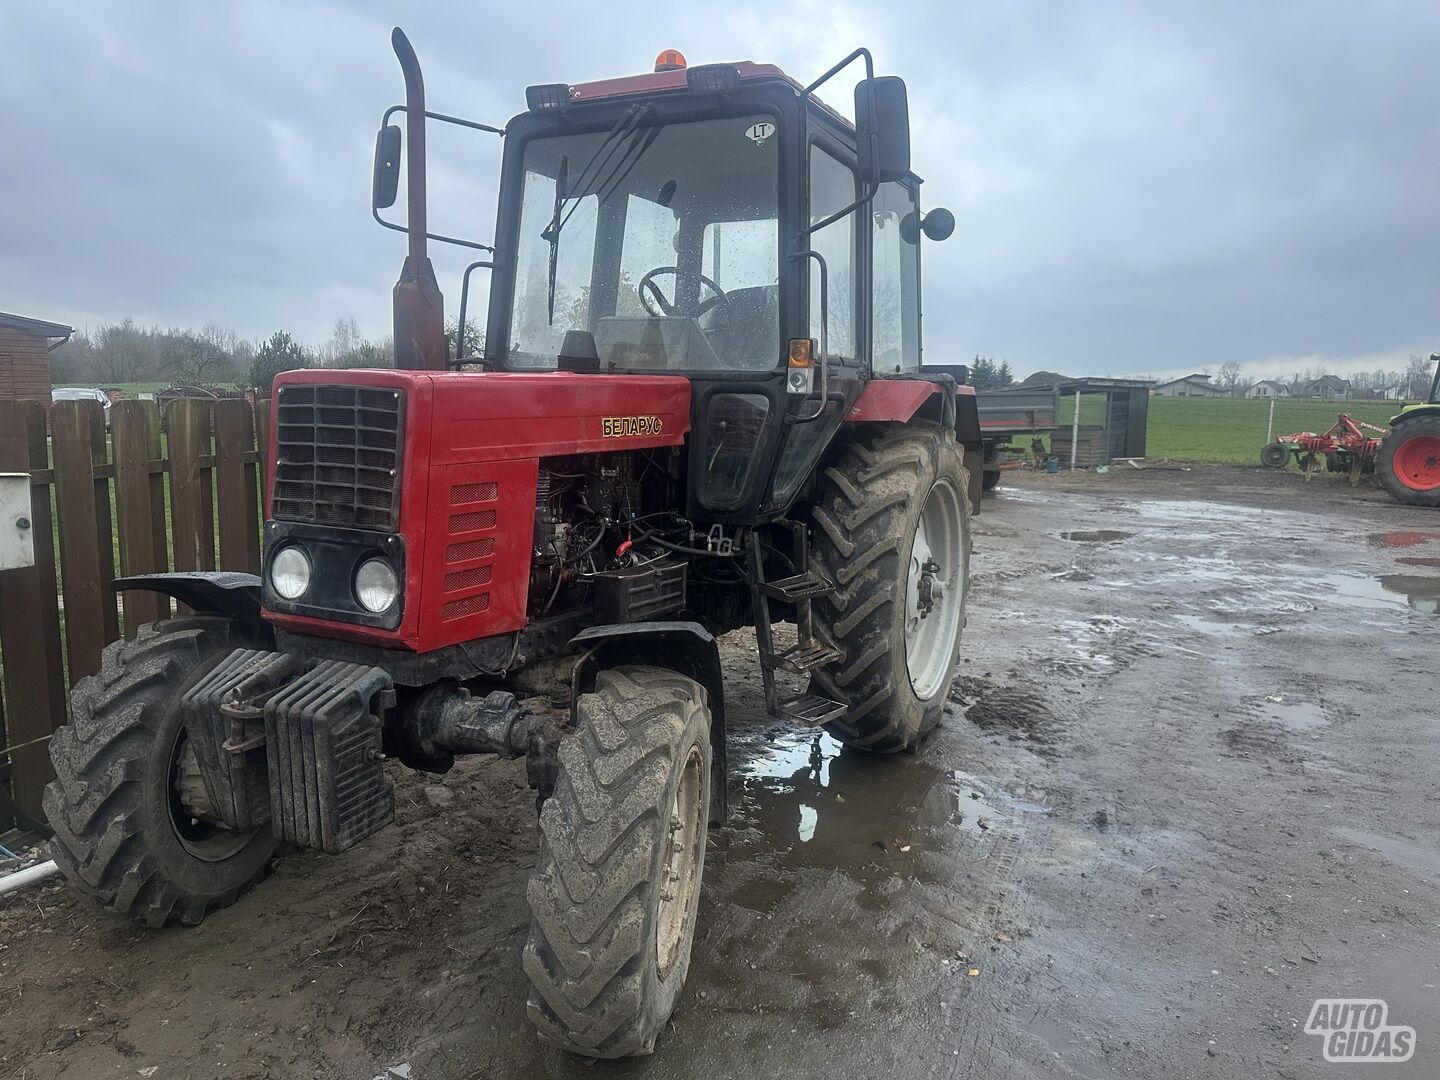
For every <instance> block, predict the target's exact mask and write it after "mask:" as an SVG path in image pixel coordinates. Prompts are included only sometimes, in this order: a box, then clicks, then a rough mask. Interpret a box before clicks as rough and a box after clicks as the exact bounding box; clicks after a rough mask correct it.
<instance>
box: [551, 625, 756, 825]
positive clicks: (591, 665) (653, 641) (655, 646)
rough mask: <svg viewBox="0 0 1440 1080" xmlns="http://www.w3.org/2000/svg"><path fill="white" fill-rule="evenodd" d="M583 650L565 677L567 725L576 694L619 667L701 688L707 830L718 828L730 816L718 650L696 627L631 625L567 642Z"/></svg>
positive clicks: (585, 634) (594, 628)
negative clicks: (662, 672)
mask: <svg viewBox="0 0 1440 1080" xmlns="http://www.w3.org/2000/svg"><path fill="white" fill-rule="evenodd" d="M570 644H571V646H572V647H574V648H577V649H583V650H584V652H582V653H581V655H580V659H579V660H577V661H576V662H575V668H574V671H573V672H572V673H571V677H570V689H571V693H570V714H571V723H572V724H573V723H574V722H575V703H576V702H577V701H578V700H579V698H580V695H581V694H585V693H588V692H589V691H591V690H593V689H594V688H595V676H596V674H597V673H599V672H600V671H601V670H603V669H605V668H610V667H618V666H619V665H621V664H650V665H653V666H655V667H662V668H669V669H670V670H671V671H678V672H679V673H680V674H681V675H684V676H685V677H686V678H690V679H694V680H695V681H696V682H698V683H699V684H700V685H701V686H703V687H704V688H705V694H706V697H707V698H708V699H709V704H710V824H712V825H723V824H724V823H725V817H726V814H727V813H728V812H729V802H730V800H729V796H728V794H727V791H726V784H727V781H728V778H729V775H730V770H729V764H728V762H727V761H726V739H725V681H724V678H723V677H722V676H721V673H720V647H719V646H718V645H717V644H716V643H715V638H714V636H713V635H712V634H711V633H710V631H708V630H706V629H705V628H704V627H703V626H701V625H700V624H699V623H697V622H681V621H675V622H636V623H612V624H607V625H604V626H591V627H588V628H587V629H585V630H582V631H580V633H578V634H576V635H575V637H573V638H572V639H571V640H570Z"/></svg>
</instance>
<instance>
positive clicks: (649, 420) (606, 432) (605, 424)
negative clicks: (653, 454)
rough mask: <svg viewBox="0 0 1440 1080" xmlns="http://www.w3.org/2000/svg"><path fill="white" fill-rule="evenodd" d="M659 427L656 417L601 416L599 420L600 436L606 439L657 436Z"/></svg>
mask: <svg viewBox="0 0 1440 1080" xmlns="http://www.w3.org/2000/svg"><path fill="white" fill-rule="evenodd" d="M661 426H662V425H661V423H660V417H658V416H602V417H601V418H600V435H601V436H602V437H603V438H606V439H620V438H624V437H626V436H636V435H659V434H660V428H661Z"/></svg>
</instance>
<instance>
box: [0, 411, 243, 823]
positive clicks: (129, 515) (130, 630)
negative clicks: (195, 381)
mask: <svg viewBox="0 0 1440 1080" xmlns="http://www.w3.org/2000/svg"><path fill="white" fill-rule="evenodd" d="M47 412H48V413H49V425H48V427H49V431H48V434H47V424H46V414H47ZM161 420H162V418H161V413H160V408H159V406H158V405H156V403H155V402H153V401H117V402H116V403H115V404H114V405H113V406H111V409H110V430H109V432H107V431H106V429H105V427H106V425H105V414H104V411H103V409H102V407H101V405H100V403H99V402H95V401H60V402H56V403H55V404H54V405H53V406H51V407H50V408H49V409H48V410H47V409H46V407H45V406H43V405H41V404H39V403H36V402H26V401H0V472H10V473H15V472H28V473H29V474H30V485H31V487H30V491H31V500H30V501H31V508H32V509H31V521H32V532H33V536H34V540H35V565H34V566H33V567H30V568H26V569H21V570H9V571H0V784H3V785H6V787H7V789H8V791H9V792H10V793H11V795H12V797H13V799H14V801H15V803H16V804H17V805H18V806H19V807H20V809H21V810H22V811H24V813H26V814H28V815H30V816H33V817H38V816H39V814H40V797H41V793H42V792H43V791H44V788H45V784H46V782H47V781H48V780H49V779H50V778H51V776H52V775H53V773H52V771H51V769H50V758H49V748H48V745H47V744H48V742H49V739H50V734H51V732H53V731H54V730H55V729H56V728H57V727H59V726H60V725H61V724H63V723H64V722H65V719H66V710H67V704H68V700H69V690H70V686H71V685H72V684H73V683H74V682H75V681H76V680H78V679H81V678H83V677H85V676H86V675H93V674H94V673H95V672H97V671H99V670H100V653H101V650H102V649H104V647H105V646H106V645H107V644H109V643H110V642H112V641H114V640H116V639H117V638H118V637H120V636H121V635H122V634H123V635H125V636H126V637H134V635H135V630H136V628H137V627H139V626H141V625H142V624H144V623H147V622H151V621H153V620H155V619H157V618H162V617H164V616H166V615H169V614H170V613H171V608H172V602H171V601H170V600H169V599H168V598H167V597H163V596H159V595H156V594H153V593H144V592H131V593H127V594H125V595H124V596H123V597H120V598H117V596H116V595H115V593H114V592H112V590H111V588H110V583H111V582H112V581H113V580H114V579H115V578H116V577H121V576H124V575H128V574H144V573H153V572H156V571H164V570H214V569H219V570H248V571H250V572H251V573H258V572H259V570H260V522H261V517H262V514H261V510H262V507H261V496H262V487H263V485H262V481H261V472H260V467H261V462H262V461H263V459H264V458H265V455H264V454H263V453H259V452H257V445H258V446H259V447H262V448H263V447H266V446H268V445H269V443H268V420H269V403H268V402H263V403H261V404H260V405H259V406H252V405H250V404H249V403H248V402H246V401H243V400H239V399H236V400H221V401H215V402H210V401H175V402H172V403H171V404H170V405H169V406H168V407H167V410H166V412H165V415H164V423H163V424H162V422H161ZM257 433H258V435H259V441H258V444H257ZM7 805H8V803H7V801H6V800H0V830H3V828H5V827H7V826H8V825H9V824H11V822H10V821H9V819H8V816H7V809H6V808H7Z"/></svg>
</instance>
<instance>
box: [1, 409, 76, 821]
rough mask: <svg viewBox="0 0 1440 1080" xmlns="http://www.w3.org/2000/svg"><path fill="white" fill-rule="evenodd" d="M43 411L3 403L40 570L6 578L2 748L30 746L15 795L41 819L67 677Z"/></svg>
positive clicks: (16, 773)
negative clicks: (26, 491) (24, 476)
mask: <svg viewBox="0 0 1440 1080" xmlns="http://www.w3.org/2000/svg"><path fill="white" fill-rule="evenodd" d="M49 466H50V462H49V452H48V447H47V444H46V438H45V407H44V406H43V405H41V404H40V403H39V402H37V401H0V471H3V472H28V473H30V474H31V486H30V521H31V529H32V532H33V535H34V544H35V565H34V566H31V567H26V568H24V569H22V570H10V571H6V572H4V573H0V658H3V659H4V662H5V669H6V671H7V672H8V673H9V674H8V676H7V678H6V679H5V685H4V688H3V689H4V697H5V703H4V705H5V707H4V708H3V709H0V713H3V715H4V716H5V718H6V730H0V747H3V746H18V745H20V744H22V743H32V744H33V745H30V746H27V747H25V748H24V749H20V750H15V751H13V753H12V754H11V755H10V761H11V768H10V775H11V778H12V779H11V791H12V792H13V793H14V796H15V801H16V803H18V804H19V806H20V809H22V810H23V811H25V813H27V814H30V815H32V816H35V817H38V816H39V815H40V812H41V811H40V796H41V794H42V792H43V791H44V790H45V784H46V782H47V781H48V780H49V779H50V777H51V776H52V775H54V774H53V773H52V771H51V769H50V752H49V748H48V747H47V746H46V745H45V744H44V743H43V742H37V741H36V740H41V739H44V738H45V737H46V736H47V735H49V734H50V733H51V732H52V731H54V730H55V729H56V728H57V727H59V726H60V725H61V724H63V723H64V722H65V678H64V667H63V660H62V653H61V649H60V614H59V605H58V602H57V598H56V587H55V540H54V531H53V529H54V519H53V516H52V515H51V512H50V484H49V482H48V481H46V480H43V479H40V480H37V479H35V475H36V474H37V473H43V472H45V471H46V470H48V469H49Z"/></svg>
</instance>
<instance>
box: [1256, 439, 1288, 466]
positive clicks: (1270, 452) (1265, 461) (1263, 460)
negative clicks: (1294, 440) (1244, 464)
mask: <svg viewBox="0 0 1440 1080" xmlns="http://www.w3.org/2000/svg"><path fill="white" fill-rule="evenodd" d="M1260 464H1262V465H1267V466H1269V467H1270V468H1272V469H1283V468H1285V466H1286V465H1289V464H1290V448H1289V447H1288V446H1286V445H1285V444H1284V443H1281V442H1272V443H1266V444H1265V448H1264V449H1263V450H1261V451H1260Z"/></svg>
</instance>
